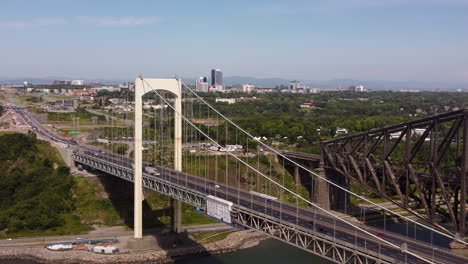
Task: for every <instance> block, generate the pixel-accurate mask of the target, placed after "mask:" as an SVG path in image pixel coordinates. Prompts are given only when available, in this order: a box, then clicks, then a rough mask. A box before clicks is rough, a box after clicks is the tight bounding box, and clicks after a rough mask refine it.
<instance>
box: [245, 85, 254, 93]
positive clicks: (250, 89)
mask: <svg viewBox="0 0 468 264" xmlns="http://www.w3.org/2000/svg"><path fill="white" fill-rule="evenodd" d="M254 89H255V86H254V85H253V84H244V85H242V92H244V93H251V92H253V91H254Z"/></svg>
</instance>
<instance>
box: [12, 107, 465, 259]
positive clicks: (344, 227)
mask: <svg viewBox="0 0 468 264" xmlns="http://www.w3.org/2000/svg"><path fill="white" fill-rule="evenodd" d="M15 111H16V112H17V113H18V114H19V115H21V117H23V119H24V120H25V122H27V123H28V124H29V125H30V126H31V127H32V128H33V130H34V131H35V132H36V133H38V134H39V135H41V136H43V137H46V138H48V139H50V140H53V141H57V142H61V143H64V144H67V145H70V146H71V147H76V148H77V151H79V152H81V153H83V154H85V155H89V156H92V157H94V158H96V159H100V160H103V161H106V162H109V163H113V164H117V165H118V166H122V167H125V168H128V169H130V170H132V169H133V159H130V158H126V157H123V156H119V155H115V154H112V153H107V152H104V151H102V150H97V149H95V148H89V147H86V146H78V145H77V144H76V142H74V141H72V140H68V139H64V138H61V137H59V136H57V135H55V134H54V133H52V132H50V131H48V130H47V129H45V128H44V127H42V125H41V124H40V123H39V122H37V121H36V120H34V119H33V118H31V117H30V115H29V114H28V113H27V112H25V111H24V110H23V109H19V108H16V109H15ZM147 165H150V164H147ZM155 168H157V169H158V170H159V172H160V175H158V176H155V175H150V174H146V173H145V174H144V176H145V177H158V178H160V179H163V180H165V181H168V182H172V183H174V184H178V185H180V186H185V187H187V188H189V189H192V190H196V191H198V192H201V193H205V194H207V195H208V194H210V195H214V196H217V197H219V198H222V199H226V200H229V201H231V202H233V203H234V205H237V206H242V207H245V208H248V209H250V210H252V211H254V212H257V213H259V214H265V215H268V216H271V217H274V218H276V219H279V221H280V222H284V223H289V224H293V225H297V226H298V228H300V229H301V230H305V231H307V232H309V233H315V234H317V235H319V236H321V237H326V238H329V239H330V240H333V241H336V243H340V241H343V242H348V243H351V244H355V245H357V246H359V247H361V248H366V249H369V250H372V251H375V252H379V253H380V254H382V255H385V256H389V257H392V258H395V259H398V260H401V261H402V262H404V263H405V262H411V263H415V264H416V263H427V262H425V261H423V260H421V259H418V258H416V257H414V256H411V255H405V254H403V253H402V251H401V250H400V249H397V248H394V247H391V246H388V245H387V244H385V243H383V242H379V241H377V239H376V238H375V237H372V236H369V235H368V234H366V233H364V232H362V231H359V230H357V229H356V228H354V227H352V226H350V225H348V224H346V223H344V222H342V221H339V220H337V219H335V218H332V217H331V216H328V215H325V214H324V213H320V211H318V210H317V211H316V212H315V211H313V210H312V209H305V208H297V207H296V206H293V205H291V204H287V203H284V202H281V201H277V200H270V199H266V198H263V197H260V196H257V195H252V194H251V193H249V192H248V191H244V190H240V189H238V188H235V186H226V185H223V184H218V183H216V185H218V186H219V187H216V186H215V183H214V182H212V181H209V180H206V179H204V178H201V177H197V176H194V175H190V174H187V173H183V172H179V171H174V170H172V169H168V168H163V167H158V166H156V167H155ZM361 227H362V228H364V229H366V230H367V231H369V232H370V233H372V234H374V235H375V234H377V233H385V235H384V236H383V237H382V238H383V239H385V240H387V241H389V242H391V243H393V244H396V245H403V244H404V243H406V244H407V245H408V249H409V250H410V251H411V252H414V253H416V254H418V255H420V256H424V257H426V258H428V259H430V260H432V259H434V262H436V263H468V259H467V258H464V257H461V256H458V255H455V254H453V253H452V252H450V250H449V249H446V248H441V247H437V246H432V245H430V244H427V243H424V242H422V241H419V240H415V239H412V238H408V237H405V236H402V235H399V234H395V233H391V232H388V231H383V230H381V229H378V228H374V227H370V226H365V225H361Z"/></svg>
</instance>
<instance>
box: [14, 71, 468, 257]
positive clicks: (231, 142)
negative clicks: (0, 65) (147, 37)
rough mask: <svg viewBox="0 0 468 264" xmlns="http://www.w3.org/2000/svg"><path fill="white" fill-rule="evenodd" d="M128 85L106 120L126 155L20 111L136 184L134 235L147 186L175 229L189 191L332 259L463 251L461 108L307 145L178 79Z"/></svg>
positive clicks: (239, 219) (208, 208) (466, 164)
mask: <svg viewBox="0 0 468 264" xmlns="http://www.w3.org/2000/svg"><path fill="white" fill-rule="evenodd" d="M134 91H135V92H134V94H129V95H127V98H126V102H123V103H122V105H125V104H126V103H128V104H132V102H135V110H134V113H117V112H114V113H113V114H112V115H114V116H115V118H111V119H110V120H108V121H107V122H108V123H110V125H109V126H107V127H105V128H103V129H102V131H101V133H102V136H103V137H107V138H109V139H111V140H122V139H129V138H130V139H131V140H132V141H133V142H134V151H133V157H130V156H131V155H116V154H113V153H110V152H107V151H103V150H101V149H97V148H95V147H91V146H79V145H78V144H76V142H72V141H70V140H67V139H64V138H61V137H58V136H56V135H55V134H53V133H51V132H50V131H48V130H47V129H45V128H43V127H41V125H40V124H39V123H37V121H35V120H34V119H33V118H32V117H31V116H29V114H28V113H27V112H26V111H24V110H23V109H20V108H17V109H16V110H15V111H17V112H18V113H19V114H20V115H21V116H22V117H23V118H24V119H25V120H26V122H28V123H29V124H30V125H31V126H33V128H35V131H36V132H37V133H38V134H39V135H41V136H44V137H48V138H51V139H53V140H55V141H59V142H62V143H65V144H69V145H72V146H74V148H75V151H74V154H73V159H74V161H75V162H76V163H77V164H78V165H79V166H82V167H86V168H91V169H95V170H100V171H102V172H105V173H107V174H109V175H112V176H115V177H119V178H121V179H124V180H126V181H130V182H133V183H134V187H135V190H134V201H135V204H134V207H135V208H134V217H135V218H134V232H135V239H136V240H139V239H142V237H143V228H142V202H143V199H144V197H143V191H142V190H143V187H144V188H147V189H150V190H153V191H155V192H158V193H161V194H164V195H167V196H169V197H171V204H172V207H173V210H172V211H173V214H172V216H171V223H172V228H173V231H175V232H179V231H180V230H181V210H180V208H181V204H180V203H181V202H185V203H188V204H191V205H193V206H195V207H197V208H199V209H200V210H202V211H204V212H205V213H207V214H208V215H211V216H213V217H217V218H218V219H219V220H220V221H223V222H226V223H229V224H232V225H238V226H244V227H247V228H253V229H256V230H258V231H260V232H264V233H266V234H268V235H270V236H272V237H274V238H276V239H279V240H281V241H284V242H286V243H288V244H291V245H294V246H296V247H299V248H301V249H304V250H306V251H309V252H311V253H313V254H316V255H319V256H321V257H323V258H325V259H328V260H331V261H333V262H336V263H409V262H411V263H466V262H467V259H466V258H465V257H463V256H460V255H457V254H454V253H453V252H451V251H450V250H449V249H448V248H447V245H448V243H449V242H450V241H452V242H457V243H458V244H460V245H466V244H467V243H466V242H465V240H464V236H466V233H467V230H466V217H467V216H466V203H467V197H466V194H467V190H466V177H467V172H468V160H467V158H468V155H467V153H468V149H467V148H468V146H467V142H468V140H467V135H468V129H467V124H468V111H467V110H461V111H457V112H453V113H448V114H444V115H439V116H436V117H431V118H426V119H422V120H417V121H412V122H409V123H405V124H401V125H396V126H392V127H388V128H382V129H377V130H372V131H369V132H366V133H362V134H359V135H353V136H350V137H345V138H340V139H336V140H330V141H324V142H322V144H321V150H322V151H321V152H322V153H321V155H309V154H305V153H295V152H280V151H278V150H276V149H274V148H272V147H271V146H269V145H267V144H265V143H263V142H262V141H261V140H258V138H255V137H254V136H253V135H251V134H250V133H249V132H248V131H246V130H244V129H242V128H241V127H240V126H238V125H237V124H236V123H235V122H233V121H232V120H230V119H229V118H227V117H226V116H224V115H223V114H222V113H220V112H219V111H218V110H216V109H215V108H214V107H213V106H212V105H211V103H210V101H209V100H208V99H204V98H202V97H200V96H198V95H197V94H196V93H195V92H194V91H193V90H192V89H191V88H190V87H189V86H187V85H185V84H184V83H183V82H182V81H181V80H180V79H151V78H141V77H140V78H137V79H136V81H135V87H134ZM129 120H130V122H129ZM129 123H134V125H133V126H127V124H129ZM144 143H146V144H144ZM288 167H290V168H291V167H292V168H294V169H293V173H290V172H289V171H288ZM299 174H303V175H304V174H305V175H306V176H305V177H306V178H310V179H309V184H307V185H305V186H306V187H304V186H303V185H302V184H301V180H300V179H301V176H300V175H299ZM357 187H358V189H359V191H357V190H355V189H356V188H357ZM366 196H372V197H375V196H377V197H380V198H382V199H384V200H386V201H389V202H390V203H391V204H393V205H396V206H397V207H398V208H399V209H400V210H394V209H392V208H389V207H387V206H383V205H381V204H380V203H376V202H373V201H372V200H373V199H372V198H371V197H366ZM213 206H215V207H216V208H215V209H213ZM372 223H374V224H372Z"/></svg>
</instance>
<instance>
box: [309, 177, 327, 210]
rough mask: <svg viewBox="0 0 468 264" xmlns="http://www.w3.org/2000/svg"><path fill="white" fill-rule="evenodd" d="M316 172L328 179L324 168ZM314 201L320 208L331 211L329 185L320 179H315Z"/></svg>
mask: <svg viewBox="0 0 468 264" xmlns="http://www.w3.org/2000/svg"><path fill="white" fill-rule="evenodd" d="M315 171H316V172H317V174H319V175H320V176H322V177H323V178H325V177H326V175H325V169H324V168H318V169H316V170H315ZM313 199H314V202H315V203H316V204H318V205H319V206H320V207H322V208H324V209H327V210H330V195H329V190H328V183H327V182H326V181H325V180H323V179H321V178H319V177H315V179H314V192H313Z"/></svg>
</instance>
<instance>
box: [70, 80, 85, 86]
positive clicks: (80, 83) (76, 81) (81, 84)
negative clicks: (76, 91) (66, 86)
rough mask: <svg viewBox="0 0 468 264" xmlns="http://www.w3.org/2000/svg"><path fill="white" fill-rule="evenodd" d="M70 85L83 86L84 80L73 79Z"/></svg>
mask: <svg viewBox="0 0 468 264" xmlns="http://www.w3.org/2000/svg"><path fill="white" fill-rule="evenodd" d="M71 85H80V86H83V85H84V81H83V80H73V81H71Z"/></svg>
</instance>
